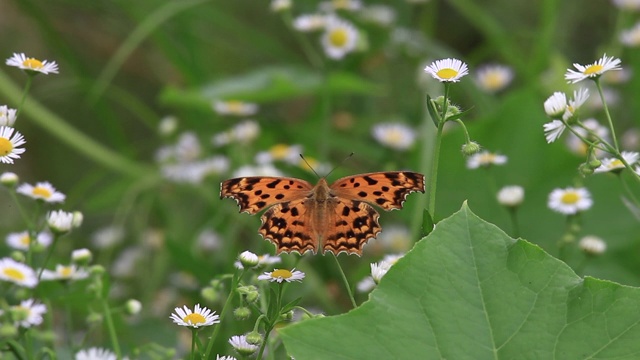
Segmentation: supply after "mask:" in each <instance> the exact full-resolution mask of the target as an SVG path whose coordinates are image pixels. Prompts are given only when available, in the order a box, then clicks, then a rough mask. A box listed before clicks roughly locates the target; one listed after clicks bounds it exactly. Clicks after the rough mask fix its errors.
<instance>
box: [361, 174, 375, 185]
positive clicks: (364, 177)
mask: <svg viewBox="0 0 640 360" xmlns="http://www.w3.org/2000/svg"><path fill="white" fill-rule="evenodd" d="M362 178H363V179H364V181H366V182H367V184H369V185H375V184H377V183H378V180H376V179H374V178H372V177H370V176H363V177H362Z"/></svg>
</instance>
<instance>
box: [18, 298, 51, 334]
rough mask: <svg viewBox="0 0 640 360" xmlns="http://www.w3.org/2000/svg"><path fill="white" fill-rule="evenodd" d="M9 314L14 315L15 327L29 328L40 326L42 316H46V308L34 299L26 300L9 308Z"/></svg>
mask: <svg viewBox="0 0 640 360" xmlns="http://www.w3.org/2000/svg"><path fill="white" fill-rule="evenodd" d="M11 312H12V313H13V314H14V320H15V321H16V326H21V327H23V328H30V327H32V326H38V325H40V324H42V321H43V318H42V315H44V314H46V312H47V307H46V306H45V305H43V304H39V303H37V302H36V301H35V300H34V299H27V300H23V301H21V302H20V305H14V306H11ZM16 314H19V315H18V316H17V318H15V315H16Z"/></svg>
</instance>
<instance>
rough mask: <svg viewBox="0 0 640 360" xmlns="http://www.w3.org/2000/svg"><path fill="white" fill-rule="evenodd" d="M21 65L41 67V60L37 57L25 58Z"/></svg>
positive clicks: (33, 67) (30, 67)
mask: <svg viewBox="0 0 640 360" xmlns="http://www.w3.org/2000/svg"><path fill="white" fill-rule="evenodd" d="M22 65H24V66H26V67H28V68H29V69H42V67H43V65H42V62H41V61H40V60H37V59H33V58H27V60H25V61H24V62H23V63H22Z"/></svg>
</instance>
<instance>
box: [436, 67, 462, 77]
mask: <svg viewBox="0 0 640 360" xmlns="http://www.w3.org/2000/svg"><path fill="white" fill-rule="evenodd" d="M436 75H438V77H439V78H441V79H452V78H454V77H456V76H457V75H458V72H457V71H455V70H454V69H451V68H447V69H442V70H440V71H438V72H437V73H436Z"/></svg>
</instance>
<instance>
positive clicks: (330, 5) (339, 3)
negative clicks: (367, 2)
mask: <svg viewBox="0 0 640 360" xmlns="http://www.w3.org/2000/svg"><path fill="white" fill-rule="evenodd" d="M318 8H319V9H320V10H321V11H324V12H327V13H332V12H335V11H338V10H347V11H356V10H360V9H362V2H361V1H360V0H330V1H322V2H321V3H320V4H319V5H318Z"/></svg>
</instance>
